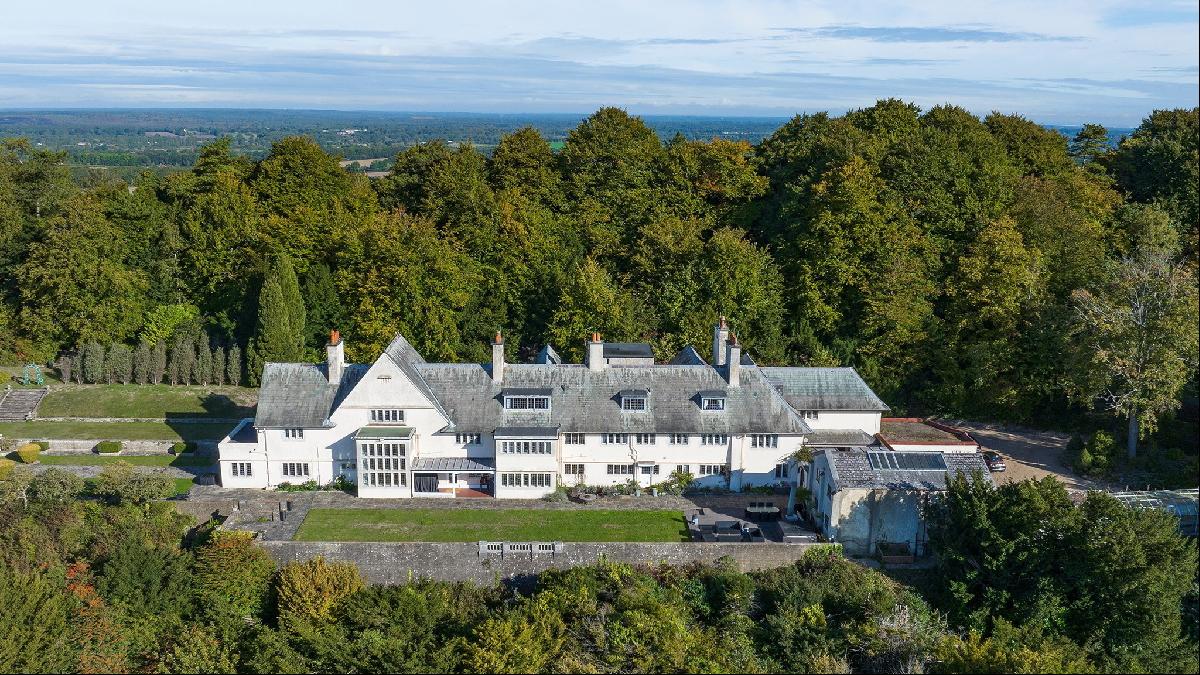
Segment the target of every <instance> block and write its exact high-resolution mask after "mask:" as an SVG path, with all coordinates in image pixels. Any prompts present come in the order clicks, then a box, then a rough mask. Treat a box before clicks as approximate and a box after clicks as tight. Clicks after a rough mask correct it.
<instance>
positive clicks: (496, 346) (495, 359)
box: [492, 331, 504, 382]
mask: <svg viewBox="0 0 1200 675" xmlns="http://www.w3.org/2000/svg"><path fill="white" fill-rule="evenodd" d="M503 379H504V336H502V335H500V331H496V339H495V340H493V341H492V382H500V381H502V380H503Z"/></svg>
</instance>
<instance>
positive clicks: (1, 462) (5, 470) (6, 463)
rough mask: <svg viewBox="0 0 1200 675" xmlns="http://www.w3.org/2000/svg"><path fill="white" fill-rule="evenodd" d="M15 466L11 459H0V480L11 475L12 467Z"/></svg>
mask: <svg viewBox="0 0 1200 675" xmlns="http://www.w3.org/2000/svg"><path fill="white" fill-rule="evenodd" d="M16 465H17V463H16V462H14V461H12V460H11V459H5V458H3V457H0V480H4V479H5V478H8V474H10V473H12V470H13V467H15V466H16Z"/></svg>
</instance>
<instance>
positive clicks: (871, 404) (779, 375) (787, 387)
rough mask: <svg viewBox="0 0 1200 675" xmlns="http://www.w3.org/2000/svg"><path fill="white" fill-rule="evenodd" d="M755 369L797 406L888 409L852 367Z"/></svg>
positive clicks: (822, 408)
mask: <svg viewBox="0 0 1200 675" xmlns="http://www.w3.org/2000/svg"><path fill="white" fill-rule="evenodd" d="M758 370H759V372H761V373H762V374H763V375H764V376H765V377H766V378H767V379H768V380H770V381H771V384H773V385H774V386H775V388H776V389H777V390H778V391H779V393H781V394H783V397H784V398H785V399H787V402H788V403H790V404H791V405H792V407H793V408H795V409H796V410H872V411H883V410H891V408H889V407H888V405H887V404H886V403H884V402H883V401H882V400H880V398H879V397H878V396H876V395H875V392H873V391H871V388H870V387H868V386H867V383H866V382H863V379H862V378H861V377H859V375H858V373H857V372H856V371H855V370H854V369H853V368H775V367H763V368H759V369H758Z"/></svg>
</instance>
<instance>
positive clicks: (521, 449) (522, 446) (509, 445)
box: [500, 441, 554, 455]
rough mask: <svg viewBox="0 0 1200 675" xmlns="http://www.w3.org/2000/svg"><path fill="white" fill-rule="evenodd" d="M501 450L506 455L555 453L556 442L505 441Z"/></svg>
mask: <svg viewBox="0 0 1200 675" xmlns="http://www.w3.org/2000/svg"><path fill="white" fill-rule="evenodd" d="M500 452H503V453H504V454H506V455H553V454H554V444H553V443H552V442H550V441H503V442H501V443H500Z"/></svg>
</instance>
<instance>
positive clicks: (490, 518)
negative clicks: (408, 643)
mask: <svg viewBox="0 0 1200 675" xmlns="http://www.w3.org/2000/svg"><path fill="white" fill-rule="evenodd" d="M296 540H297V541H434V542H453V541H672V542H676V541H687V540H688V537H687V525H686V523H684V520H683V514H682V513H681V512H679V511H600V510H591V509H587V510H584V509H578V510H575V509H570V510H565V509H564V510H557V509H554V510H552V509H495V510H492V509H312V510H311V511H309V512H308V516H307V517H306V518H305V519H304V522H303V523H302V524H301V525H300V529H299V531H297V532H296Z"/></svg>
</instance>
